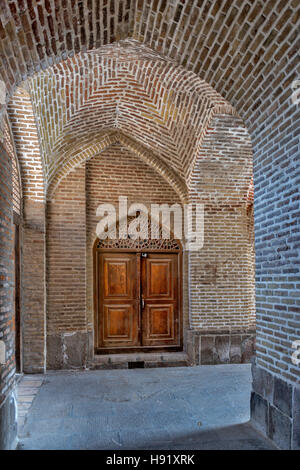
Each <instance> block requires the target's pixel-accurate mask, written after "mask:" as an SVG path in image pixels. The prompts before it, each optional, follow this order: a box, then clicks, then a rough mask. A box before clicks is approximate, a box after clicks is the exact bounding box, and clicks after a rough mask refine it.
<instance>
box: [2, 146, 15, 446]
mask: <svg viewBox="0 0 300 470" xmlns="http://www.w3.org/2000/svg"><path fill="white" fill-rule="evenodd" d="M11 175H12V161H11V158H10V157H9V155H8V154H7V152H6V151H5V149H4V147H3V145H2V144H1V143H0V179H1V184H0V233H1V238H0V347H1V364H0V448H1V449H9V448H11V446H12V445H13V444H14V441H15V439H16V423H15V421H16V409H15V404H14V397H13V390H14V374H15V323H14V298H13V287H14V264H13V231H12V216H13V211H12V207H13V206H12V179H11Z"/></svg>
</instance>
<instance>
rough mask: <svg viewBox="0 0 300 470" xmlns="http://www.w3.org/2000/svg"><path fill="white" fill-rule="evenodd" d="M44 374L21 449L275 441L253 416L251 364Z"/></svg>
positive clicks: (233, 445) (259, 445) (238, 445)
mask: <svg viewBox="0 0 300 470" xmlns="http://www.w3.org/2000/svg"><path fill="white" fill-rule="evenodd" d="M39 377H40V376H39ZM43 379H44V380H43V383H42V385H41V386H40V387H39V388H38V391H36V392H35V395H34V399H33V401H32V404H30V407H29V409H28V410H27V415H26V416H25V421H24V422H23V425H21V426H20V431H19V439H20V445H19V447H20V449H112V450H129V449H130V450H132V449H143V450H146V449H161V450H179V449H186V450H188V449H192V450H195V449H250V450H251V449H253V450H256V449H272V448H273V447H272V445H271V444H270V443H269V442H268V441H266V440H264V439H263V437H262V436H261V435H260V434H258V433H257V432H256V431H255V430H254V429H253V428H252V427H251V426H250V425H249V424H248V423H247V422H248V421H249V401H250V387H251V373H250V366H249V365H244V364H243V365H239V364H237V365H220V366H200V367H178V368H177V367H176V368H156V369H132V370H101V371H86V372H69V371H64V372H57V373H49V374H46V375H44V376H43ZM25 380H27V381H29V382H30V377H28V376H27V377H26V378H25ZM21 384H22V382H21Z"/></svg>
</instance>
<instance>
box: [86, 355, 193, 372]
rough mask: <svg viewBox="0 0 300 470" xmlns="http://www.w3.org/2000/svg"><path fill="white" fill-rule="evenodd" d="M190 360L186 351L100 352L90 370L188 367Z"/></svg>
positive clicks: (90, 365)
mask: <svg viewBox="0 0 300 470" xmlns="http://www.w3.org/2000/svg"><path fill="white" fill-rule="evenodd" d="M189 365H190V362H189V359H188V355H187V354H186V353H185V352H181V351H180V352H166V353H141V352H137V353H130V354H99V355H95V356H94V359H93V360H92V361H91V362H90V363H89V364H88V366H87V368H88V369H90V370H99V369H146V368H153V367H186V366H189Z"/></svg>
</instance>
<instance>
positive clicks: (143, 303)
mask: <svg viewBox="0 0 300 470" xmlns="http://www.w3.org/2000/svg"><path fill="white" fill-rule="evenodd" d="M141 303H142V310H144V308H145V300H144V298H143V297H142V300H141Z"/></svg>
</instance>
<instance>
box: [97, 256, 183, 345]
mask: <svg viewBox="0 0 300 470" xmlns="http://www.w3.org/2000/svg"><path fill="white" fill-rule="evenodd" d="M96 264H97V266H96V278H97V279H96V301H97V302H96V303H97V312H98V318H97V321H96V329H97V335H96V350H97V352H98V353H101V352H103V353H104V352H112V353H113V352H122V350H123V349H126V351H128V350H129V349H133V350H141V349H142V350H151V349H152V350H160V349H162V350H164V349H172V350H178V349H179V348H180V345H181V339H180V336H181V328H180V308H179V307H180V302H179V298H180V295H179V293H180V280H179V254H169V253H122V252H120V253H115V252H114V253H110V252H98V253H97V258H96Z"/></svg>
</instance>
